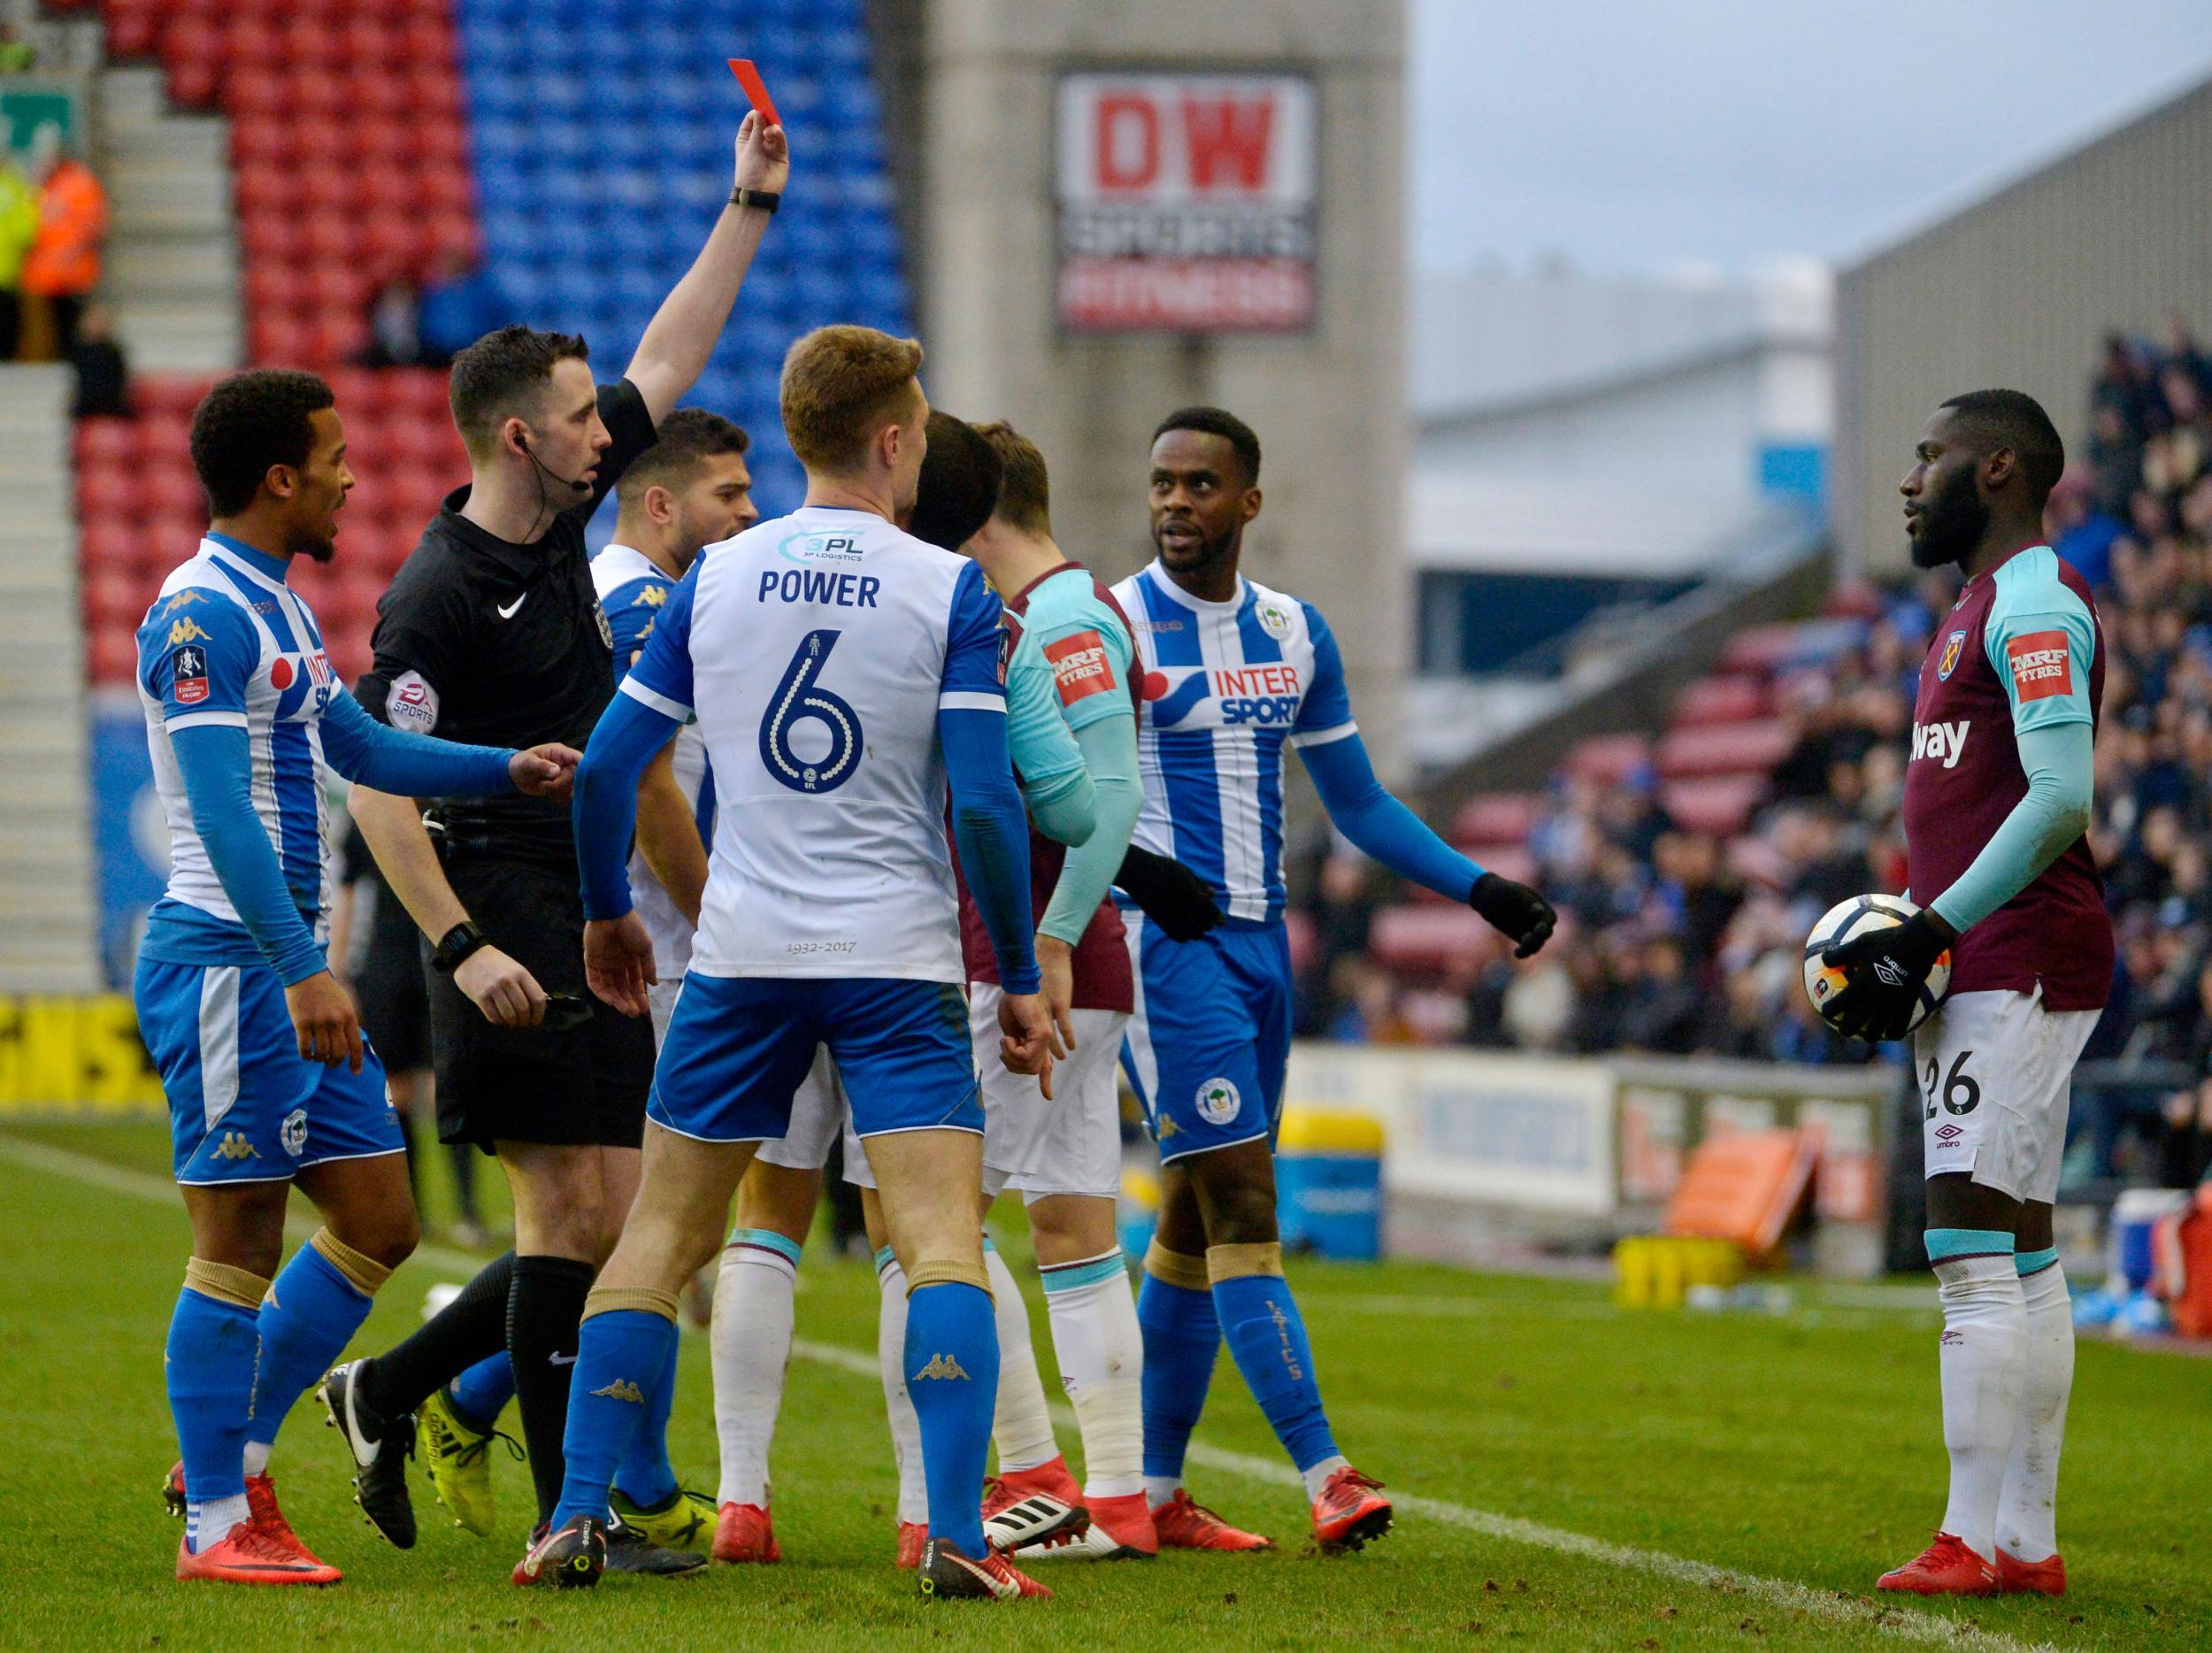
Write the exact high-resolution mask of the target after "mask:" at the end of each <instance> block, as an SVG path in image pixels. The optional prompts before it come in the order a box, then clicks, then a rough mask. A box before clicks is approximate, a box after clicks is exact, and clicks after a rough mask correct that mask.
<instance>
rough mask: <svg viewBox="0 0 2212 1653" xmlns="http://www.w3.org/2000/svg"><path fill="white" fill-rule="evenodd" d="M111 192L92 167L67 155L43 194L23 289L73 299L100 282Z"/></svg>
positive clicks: (27, 261) (50, 177)
mask: <svg viewBox="0 0 2212 1653" xmlns="http://www.w3.org/2000/svg"><path fill="white" fill-rule="evenodd" d="M107 233H108V195H107V191H106V190H104V189H103V188H100V181H99V180H98V179H97V178H95V177H94V176H93V175H92V169H91V168H90V167H88V166H87V165H84V163H83V162H81V161H76V160H71V159H69V158H66V157H65V158H63V159H62V161H61V162H60V164H59V165H57V166H56V167H55V168H54V170H53V171H52V173H50V174H48V176H47V179H46V182H45V183H44V184H43V185H42V187H41V188H40V189H39V192H38V234H37V235H36V236H35V238H34V239H33V241H32V242H31V250H30V251H29V253H27V255H26V256H25V257H24V259H23V290H24V291H25V292H27V293H36V294H37V295H39V296H41V297H42V298H71V297H74V296H77V295H79V294H81V293H89V292H90V291H91V290H92V289H93V288H96V287H97V286H99V284H100V243H101V242H103V241H104V240H105V239H106V238H107Z"/></svg>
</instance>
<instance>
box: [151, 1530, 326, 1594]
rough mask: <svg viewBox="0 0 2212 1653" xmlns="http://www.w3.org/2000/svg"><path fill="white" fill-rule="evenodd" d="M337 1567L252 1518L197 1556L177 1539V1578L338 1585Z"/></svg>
mask: <svg viewBox="0 0 2212 1653" xmlns="http://www.w3.org/2000/svg"><path fill="white" fill-rule="evenodd" d="M340 1576H341V1575H340V1573H339V1572H338V1569H337V1568H335V1567H326V1566H325V1565H323V1564H322V1563H321V1562H319V1561H317V1560H316V1559H315V1558H314V1557H312V1556H310V1555H308V1554H307V1553H306V1552H305V1551H304V1550H302V1549H298V1548H297V1545H296V1542H295V1543H293V1544H287V1543H285V1542H282V1541H281V1540H280V1539H279V1538H278V1537H276V1536H275V1534H272V1533H270V1532H269V1531H268V1530H267V1529H265V1527H263V1526H260V1525H259V1524H258V1523H257V1522H256V1521H254V1520H252V1519H250V1518H249V1519H246V1520H243V1521H241V1522H239V1524H238V1525H237V1526H234V1527H232V1528H231V1529H230V1533H229V1535H228V1536H227V1537H226V1538H224V1539H223V1540H222V1541H221V1542H219V1543H214V1544H210V1545H209V1546H208V1547H207V1548H206V1549H203V1550H202V1551H200V1553H199V1554H198V1555H194V1554H193V1553H192V1551H191V1549H190V1548H189V1547H188V1545H187V1544H186V1543H185V1542H184V1541H183V1540H181V1539H180V1540H179V1541H178V1542H177V1577H179V1578H180V1579H206V1580H211V1581H213V1582H215V1583H218V1584H335V1583H337V1582H338V1580H339V1578H340Z"/></svg>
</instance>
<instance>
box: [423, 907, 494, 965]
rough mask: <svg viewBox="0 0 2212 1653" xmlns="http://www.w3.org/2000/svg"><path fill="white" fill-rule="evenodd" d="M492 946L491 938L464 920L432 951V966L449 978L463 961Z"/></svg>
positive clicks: (450, 930)
mask: <svg viewBox="0 0 2212 1653" xmlns="http://www.w3.org/2000/svg"><path fill="white" fill-rule="evenodd" d="M491 944H492V938H491V937H490V936H488V935H487V934H484V932H483V931H481V930H480V929H478V928H477V927H476V926H475V924H474V923H473V922H472V920H470V919H462V920H461V921H460V923H458V924H457V925H455V926H453V927H452V928H451V929H449V930H448V931H447V932H446V933H445V934H444V936H443V937H442V938H441V940H440V941H439V942H438V944H437V946H436V947H434V949H432V950H431V953H430V963H431V966H432V968H434V969H435V970H439V971H442V972H443V973H445V974H447V975H451V974H452V973H454V972H455V971H457V970H458V969H459V968H460V967H461V961H462V960H463V959H465V958H466V957H469V955H470V954H472V953H473V952H475V951H476V950H477V949H479V948H480V947H489V946H490V945H491Z"/></svg>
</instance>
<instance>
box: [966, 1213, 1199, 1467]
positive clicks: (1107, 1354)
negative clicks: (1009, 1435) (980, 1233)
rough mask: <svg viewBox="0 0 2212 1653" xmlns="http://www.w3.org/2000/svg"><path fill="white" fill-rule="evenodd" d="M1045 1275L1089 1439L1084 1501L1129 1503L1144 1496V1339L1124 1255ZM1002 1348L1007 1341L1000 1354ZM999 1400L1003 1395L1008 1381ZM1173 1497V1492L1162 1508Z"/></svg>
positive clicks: (1073, 1395) (1058, 1341)
mask: <svg viewBox="0 0 2212 1653" xmlns="http://www.w3.org/2000/svg"><path fill="white" fill-rule="evenodd" d="M1042 1272H1043V1274H1044V1282H1045V1311H1046V1312H1047V1314H1048V1315H1049V1317H1050V1318H1051V1322H1052V1348H1053V1352H1054V1353H1055V1354H1056V1356H1057V1357H1058V1358H1059V1362H1060V1385H1061V1387H1062V1388H1064V1389H1066V1390H1067V1392H1068V1400H1069V1402H1070V1403H1071V1404H1072V1405H1073V1406H1074V1408H1075V1421H1076V1423H1077V1425H1078V1426H1079V1427H1080V1428H1081V1430H1082V1432H1083V1492H1084V1495H1085V1496H1087V1497H1092V1498H1124V1497H1127V1496H1128V1495H1130V1494H1131V1493H1136V1492H1143V1491H1144V1490H1146V1484H1145V1478H1144V1334H1143V1333H1142V1332H1141V1331H1140V1330H1139V1329H1138V1327H1137V1301H1136V1297H1135V1295H1133V1293H1132V1292H1131V1291H1130V1289H1129V1273H1128V1270H1127V1268H1126V1267H1125V1265H1124V1264H1123V1262H1122V1256H1121V1250H1120V1249H1119V1248H1118V1247H1117V1248H1116V1249H1113V1250H1111V1251H1109V1252H1106V1253H1104V1254H1103V1255H1102V1256H1100V1257H1086V1258H1084V1259H1082V1260H1081V1261H1079V1262H1074V1263H1065V1264H1061V1265H1056V1266H1055V1267H1052V1268H1048V1269H1045V1270H1043V1271H1042ZM1004 1347H1005V1343H1004V1340H1003V1338H1002V1339H1001V1342H1000V1348H1001V1349H1002V1350H1003V1349H1004ZM1000 1359H1001V1361H1003V1360H1004V1359H1005V1356H1004V1354H1003V1352H1002V1353H1001V1355H1000ZM1031 1365H1032V1368H1034V1365H1035V1361H1034V1359H1032V1361H1031ZM999 1393H1000V1394H1001V1395H1004V1394H1005V1383H1004V1380H1003V1379H1002V1380H1001V1381H1000V1388H999ZM1002 1456H1003V1452H1002ZM1173 1496H1174V1489H1173V1488H1169V1489H1168V1491H1167V1493H1166V1494H1165V1495H1164V1496H1162V1497H1161V1498H1159V1499H1158V1500H1156V1502H1158V1503H1165V1502H1167V1500H1168V1499H1169V1498H1171V1497H1173Z"/></svg>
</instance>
